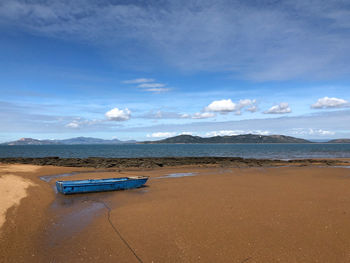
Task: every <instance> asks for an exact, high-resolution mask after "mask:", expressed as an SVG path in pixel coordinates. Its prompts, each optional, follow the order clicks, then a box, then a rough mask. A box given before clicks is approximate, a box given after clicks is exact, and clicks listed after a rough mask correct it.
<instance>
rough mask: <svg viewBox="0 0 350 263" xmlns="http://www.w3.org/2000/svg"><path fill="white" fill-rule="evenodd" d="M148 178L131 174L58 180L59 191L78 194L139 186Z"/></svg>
mask: <svg viewBox="0 0 350 263" xmlns="http://www.w3.org/2000/svg"><path fill="white" fill-rule="evenodd" d="M147 180H148V177H147V176H131V177H120V178H108V179H88V180H75V181H57V182H56V188H57V191H58V192H60V193H62V194H65V195H66V194H78V193H89V192H103V191H114V190H125V189H131V188H138V187H141V186H142V185H144V184H145V183H146V182H147Z"/></svg>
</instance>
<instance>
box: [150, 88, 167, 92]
mask: <svg viewBox="0 0 350 263" xmlns="http://www.w3.org/2000/svg"><path fill="white" fill-rule="evenodd" d="M170 90H171V88H150V89H144V91H150V92H154V93H160V92H167V91H170Z"/></svg>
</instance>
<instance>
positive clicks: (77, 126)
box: [66, 121, 80, 129]
mask: <svg viewBox="0 0 350 263" xmlns="http://www.w3.org/2000/svg"><path fill="white" fill-rule="evenodd" d="M66 127H68V128H73V129H77V128H79V127H80V126H79V123H78V122H76V121H72V122H70V123H68V124H67V125H66Z"/></svg>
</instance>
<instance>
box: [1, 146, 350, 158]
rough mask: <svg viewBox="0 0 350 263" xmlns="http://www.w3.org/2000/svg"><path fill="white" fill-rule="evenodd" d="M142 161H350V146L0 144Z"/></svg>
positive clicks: (17, 149)
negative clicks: (139, 159)
mask: <svg viewBox="0 0 350 263" xmlns="http://www.w3.org/2000/svg"><path fill="white" fill-rule="evenodd" d="M48 156H50V157H52V156H58V157H61V158H87V157H106V158H136V157H138V158H142V157H208V156H217V157H242V158H256V159H281V160H292V159H305V158H350V144H329V143H308V144H120V145H119V144H118V145H14V146H9V145H0V158H4V157H32V158H36V157H48Z"/></svg>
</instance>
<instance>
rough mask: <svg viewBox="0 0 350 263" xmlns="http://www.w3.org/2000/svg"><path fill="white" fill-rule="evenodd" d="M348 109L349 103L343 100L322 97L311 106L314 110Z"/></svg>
mask: <svg viewBox="0 0 350 263" xmlns="http://www.w3.org/2000/svg"><path fill="white" fill-rule="evenodd" d="M345 107H350V103H349V102H348V101H346V100H344V99H339V98H329V97H324V98H320V99H318V100H317V102H316V103H315V104H312V105H311V108H314V109H327V108H345Z"/></svg>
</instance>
